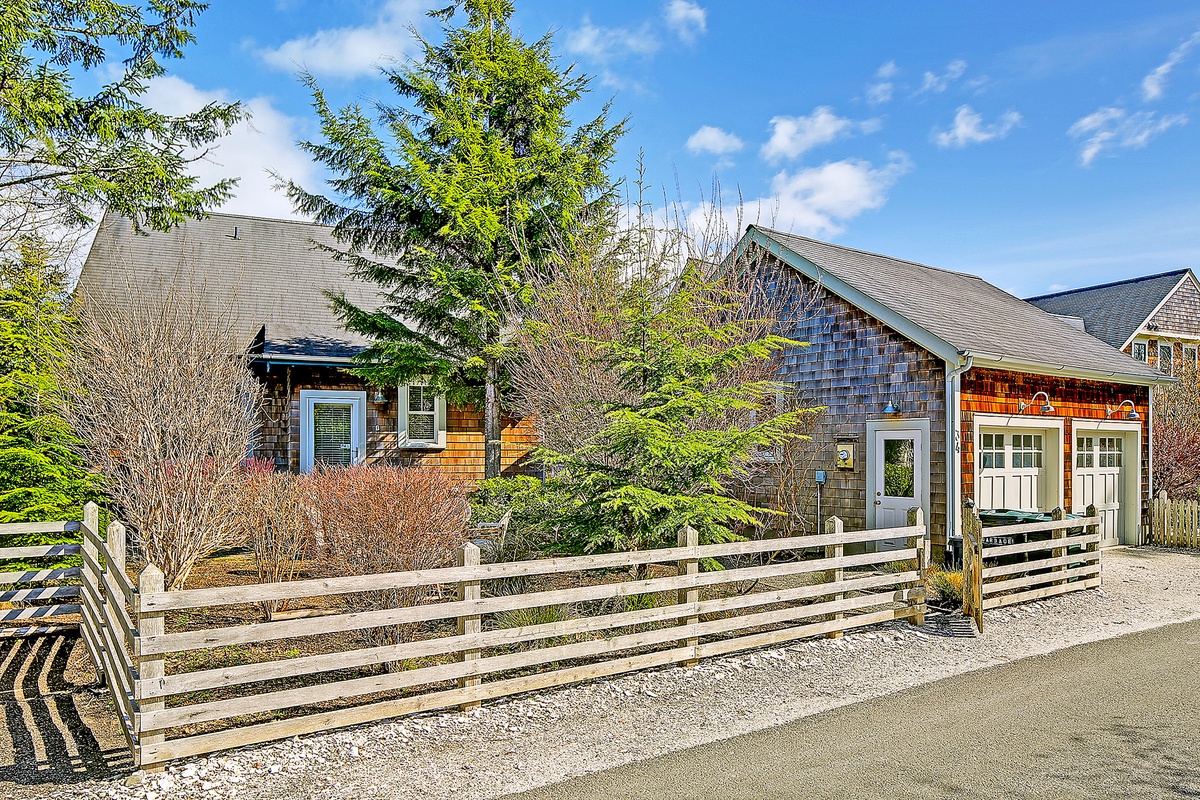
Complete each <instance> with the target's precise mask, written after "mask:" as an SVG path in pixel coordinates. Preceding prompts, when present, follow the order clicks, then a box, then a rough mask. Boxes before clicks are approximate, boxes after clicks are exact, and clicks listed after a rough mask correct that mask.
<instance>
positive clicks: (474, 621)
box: [458, 542, 483, 711]
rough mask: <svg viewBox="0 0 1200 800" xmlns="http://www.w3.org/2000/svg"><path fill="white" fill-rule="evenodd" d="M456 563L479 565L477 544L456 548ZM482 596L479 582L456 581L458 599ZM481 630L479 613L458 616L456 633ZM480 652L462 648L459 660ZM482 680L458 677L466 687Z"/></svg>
mask: <svg viewBox="0 0 1200 800" xmlns="http://www.w3.org/2000/svg"><path fill="white" fill-rule="evenodd" d="M458 565H459V566H460V567H477V566H479V546H478V545H476V544H474V543H472V542H467V543H466V544H464V545H463V546H462V547H460V548H458ZM482 597H483V590H482V588H481V586H480V582H479V581H477V580H474V581H459V582H458V599H459V600H479V599H481V598H482ZM482 630H483V617H482V616H480V615H479V614H467V615H465V616H461V617H459V618H458V633H459V635H460V636H466V635H469V634H472V633H479V632H480V631H482ZM481 655H482V653H481V652H480V651H479V650H463V651H462V654H461V656H460V657H459V658H460V660H461V661H464V662H466V661H477V660H478V659H479V658H480V657H481ZM482 682H483V679H482V678H480V677H479V676H478V675H468V676H465V677H462V678H459V679H458V685H459V686H461V687H463V688H466V687H468V686H478V685H479V684H480V683H482ZM480 705H482V703H480V702H479V701H478V700H475V701H472V702H469V703H463V704H461V705H460V706H459V709H460V710H462V711H470V710H471V709H474V708H479V706H480Z"/></svg>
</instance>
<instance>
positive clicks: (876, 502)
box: [875, 500, 883, 506]
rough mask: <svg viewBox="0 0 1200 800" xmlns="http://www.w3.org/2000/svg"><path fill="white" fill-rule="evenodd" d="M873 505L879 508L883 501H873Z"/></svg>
mask: <svg viewBox="0 0 1200 800" xmlns="http://www.w3.org/2000/svg"><path fill="white" fill-rule="evenodd" d="M875 505H877V506H881V505H883V501H882V500H876V501H875Z"/></svg>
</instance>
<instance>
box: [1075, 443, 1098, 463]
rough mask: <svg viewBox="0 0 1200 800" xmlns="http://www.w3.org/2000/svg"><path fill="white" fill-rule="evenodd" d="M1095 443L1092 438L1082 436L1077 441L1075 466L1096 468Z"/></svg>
mask: <svg viewBox="0 0 1200 800" xmlns="http://www.w3.org/2000/svg"><path fill="white" fill-rule="evenodd" d="M1094 446H1095V441H1094V440H1093V439H1092V437H1090V436H1080V437H1078V438H1077V439H1076V440H1075V466H1077V467H1094V466H1096V454H1095V453H1094V452H1092V448H1093V447H1094Z"/></svg>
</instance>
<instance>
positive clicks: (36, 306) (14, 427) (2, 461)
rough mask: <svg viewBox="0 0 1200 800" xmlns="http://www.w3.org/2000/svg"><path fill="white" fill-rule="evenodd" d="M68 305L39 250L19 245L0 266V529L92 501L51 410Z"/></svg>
mask: <svg viewBox="0 0 1200 800" xmlns="http://www.w3.org/2000/svg"><path fill="white" fill-rule="evenodd" d="M68 302H69V298H68V294H67V291H66V286H65V276H64V275H63V273H62V272H61V270H59V269H57V268H55V267H54V266H52V265H51V264H50V262H49V260H48V258H47V253H46V248H45V245H44V243H42V242H40V241H39V240H35V239H25V240H23V241H22V243H21V246H20V250H19V256H18V257H16V258H10V259H8V260H5V261H0V523H5V522H17V521H20V522H35V521H48V520H60V519H66V518H76V517H78V515H79V514H80V507H81V506H82V504H83V503H84V502H85V501H86V500H88V499H93V498H94V481H93V479H92V476H91V475H90V474H89V473H88V472H87V471H86V470H85V469H84V468H83V465H82V464H81V463H80V460H79V458H78V456H76V455H75V453H74V450H73V445H74V443H75V439H74V437H73V436H72V434H71V431H70V428H69V427H68V425H67V424H66V422H65V421H64V420H63V419H62V418H61V417H60V416H59V415H58V414H57V412H56V410H55V402H56V400H57V395H58V386H57V381H56V378H55V375H56V373H57V372H58V370H59V369H60V368H61V366H62V363H63V358H64V354H65V352H66V347H67V331H68V327H69V325H70V317H69V314H68V308H67V306H68Z"/></svg>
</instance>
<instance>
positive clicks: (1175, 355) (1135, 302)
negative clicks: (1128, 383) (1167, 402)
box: [1029, 269, 1200, 375]
mask: <svg viewBox="0 0 1200 800" xmlns="http://www.w3.org/2000/svg"><path fill="white" fill-rule="evenodd" d="M1029 302H1030V303H1033V304H1034V305H1035V306H1037V307H1038V308H1040V309H1042V310H1043V311H1049V312H1050V313H1051V314H1060V315H1064V316H1070V317H1076V318H1078V319H1079V320H1081V322H1082V324H1083V327H1084V330H1086V331H1087V332H1088V333H1090V334H1091V335H1092V336H1095V337H1096V338H1097V339H1103V340H1104V341H1106V342H1108V343H1109V344H1111V345H1112V346H1113V347H1115V348H1117V349H1118V350H1123V351H1125V352H1126V353H1129V354H1130V355H1131V356H1133V357H1134V358H1136V359H1137V360H1138V361H1145V362H1146V363H1148V364H1150V365H1151V366H1153V367H1155V368H1156V369H1157V370H1158V371H1159V372H1161V373H1163V374H1164V375H1171V374H1174V373H1175V372H1177V371H1178V367H1179V365H1180V364H1187V365H1190V366H1192V367H1195V366H1196V353H1197V347H1198V346H1200V283H1197V281H1196V276H1195V275H1193V274H1192V271H1191V270H1190V269H1177V270H1175V271H1173V272H1163V273H1161V274H1159V275H1147V276H1146V277H1144V278H1131V279H1130V280H1127V281H1116V282H1115V283H1104V284H1100V285H1099V286H1085V287H1084V288H1082V289H1071V290H1069V291H1065V292H1055V293H1054V294H1044V295H1041V296H1039V297H1031V298H1029Z"/></svg>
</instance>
